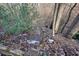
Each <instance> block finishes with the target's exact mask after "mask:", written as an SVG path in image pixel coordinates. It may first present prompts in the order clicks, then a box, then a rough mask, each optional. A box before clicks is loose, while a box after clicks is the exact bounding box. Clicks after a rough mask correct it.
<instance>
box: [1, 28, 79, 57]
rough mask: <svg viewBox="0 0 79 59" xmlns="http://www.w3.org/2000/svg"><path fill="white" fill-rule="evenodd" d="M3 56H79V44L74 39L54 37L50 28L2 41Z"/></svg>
mask: <svg viewBox="0 0 79 59" xmlns="http://www.w3.org/2000/svg"><path fill="white" fill-rule="evenodd" d="M40 31H41V32H40ZM0 42H1V45H0V53H1V55H25V56H62V55H64V56H73V55H74V56H78V55H79V43H77V42H76V41H75V40H74V39H67V38H65V37H62V35H61V34H56V35H55V37H52V31H51V30H50V29H48V28H45V27H42V29H38V30H36V32H30V33H24V34H20V35H18V36H11V37H9V38H6V39H4V40H0ZM2 45H4V46H2Z"/></svg>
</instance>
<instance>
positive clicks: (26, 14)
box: [0, 3, 37, 35]
mask: <svg viewBox="0 0 79 59" xmlns="http://www.w3.org/2000/svg"><path fill="white" fill-rule="evenodd" d="M36 13H37V12H36V10H35V8H34V7H33V6H32V5H31V4H25V3H23V4H6V7H5V6H3V5H0V18H1V20H0V23H1V26H2V27H3V30H4V32H5V33H7V34H15V35H16V34H19V33H22V32H23V31H31V29H32V20H33V19H35V15H36Z"/></svg>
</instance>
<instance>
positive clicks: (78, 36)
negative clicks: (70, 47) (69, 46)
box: [72, 31, 79, 40]
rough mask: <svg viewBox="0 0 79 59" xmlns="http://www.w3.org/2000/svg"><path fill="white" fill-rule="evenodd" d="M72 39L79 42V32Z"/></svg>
mask: <svg viewBox="0 0 79 59" xmlns="http://www.w3.org/2000/svg"><path fill="white" fill-rule="evenodd" d="M72 38H73V39H77V40H79V31H78V32H77V33H75V34H74V35H73V37H72Z"/></svg>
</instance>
